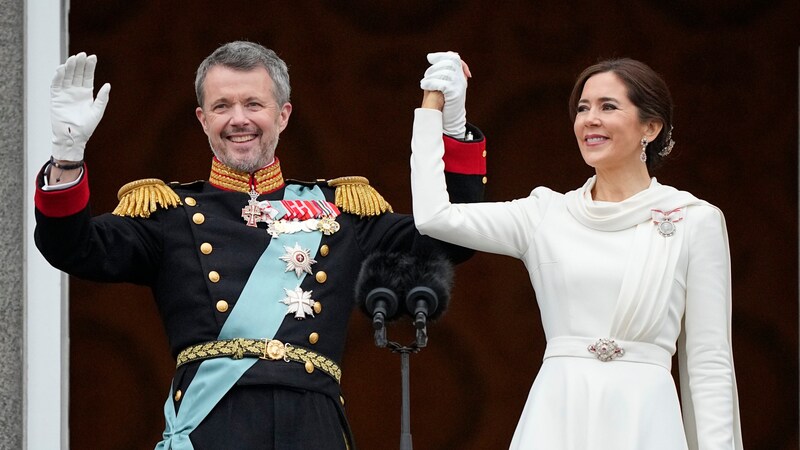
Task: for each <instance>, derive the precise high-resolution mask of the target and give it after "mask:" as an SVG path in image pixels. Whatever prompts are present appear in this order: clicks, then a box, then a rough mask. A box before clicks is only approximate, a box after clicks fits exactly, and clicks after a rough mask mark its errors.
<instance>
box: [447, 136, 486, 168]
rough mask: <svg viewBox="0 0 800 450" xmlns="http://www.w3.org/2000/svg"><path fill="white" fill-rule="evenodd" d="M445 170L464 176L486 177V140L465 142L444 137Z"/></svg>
mask: <svg viewBox="0 0 800 450" xmlns="http://www.w3.org/2000/svg"><path fill="white" fill-rule="evenodd" d="M443 139H444V157H443V158H442V159H443V160H444V170H445V171H446V172H451V173H460V174H462V175H486V139H481V140H480V141H471V142H464V141H459V140H458V139H454V138H452V137H450V136H444V137H443Z"/></svg>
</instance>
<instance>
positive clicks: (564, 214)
mask: <svg viewBox="0 0 800 450" xmlns="http://www.w3.org/2000/svg"><path fill="white" fill-rule="evenodd" d="M441 136H442V128H441V113H440V112H439V111H436V110H431V109H418V110H417V111H416V112H415V121H414V135H413V139H412V150H413V155H412V158H411V168H412V193H413V199H414V219H415V222H416V224H417V228H418V229H419V230H420V232H422V233H423V234H427V235H430V236H432V237H435V238H438V239H441V240H444V241H448V242H452V243H455V244H458V245H462V246H465V247H470V248H474V249H476V250H480V251H485V252H491V253H497V254H502V255H508V256H512V257H515V258H518V259H520V260H522V262H523V263H524V264H525V266H526V268H527V269H528V272H529V274H530V278H531V283H532V284H533V287H534V290H535V292H536V299H537V301H538V304H539V309H540V311H541V317H542V324H543V327H544V332H545V337H546V338H547V343H548V344H547V350H546V351H545V357H544V362H543V363H542V366H541V369H540V371H539V373H538V375H537V376H536V379H535V380H534V383H533V386H532V388H531V390H530V394H529V396H528V400H527V403H526V404H525V408H524V410H523V411H522V415H521V417H520V420H519V423H518V424H517V428H516V431H515V433H514V436H513V439H512V441H511V446H510V448H511V449H515V450H516V449H525V450H643V449H647V450H661V449H663V450H683V449H687V448H688V449H702V450H711V449H726V450H732V449H741V448H742V443H741V433H740V431H739V417H738V399H737V396H736V381H735V376H734V371H733V356H732V352H731V346H730V262H729V253H728V242H727V232H726V230H725V223H724V219H723V217H722V214H721V213H720V212H719V210H718V209H716V208H715V207H713V206H711V205H709V204H708V203H706V202H703V201H700V200H698V199H696V198H695V197H693V196H691V195H690V194H688V193H685V192H680V191H677V190H675V189H674V188H670V187H668V186H663V185H661V184H659V183H658V182H657V181H656V180H655V179H653V180H652V182H651V186H650V188H649V189H647V190H645V191H643V192H641V193H639V194H637V195H635V196H633V197H631V198H630V199H627V200H625V201H623V202H619V203H602V202H594V201H592V199H591V196H590V195H589V192H590V191H591V186H592V185H593V183H594V178H591V179H589V180H588V181H587V183H586V184H585V185H584V186H583V187H582V188H581V189H578V190H575V191H572V192H570V193H567V194H559V193H556V192H553V191H551V190H549V189H547V188H543V187H539V188H536V189H534V190H533V192H531V194H530V196H529V197H527V198H523V199H518V200H514V201H509V202H500V203H479V204H455V205H454V204H450V203H449V199H448V195H447V191H446V185H445V181H444V175H443V168H444V165H443V162H442V154H443V152H444V149H443V144H442V138H441ZM653 209H656V210H660V211H662V212H663V214H658V213H656V214H655V216H654V215H653V212H652V211H651V210H653ZM674 209H679V210H678V211H675V212H673V213H672V214H669V213H670V212H671V211H673V210H674ZM654 217H655V219H656V220H654ZM663 222H670V223H668V224H666V225H664V224H663ZM659 228H661V231H662V232H664V234H667V235H668V234H669V232H670V231H674V233H673V234H671V235H668V236H665V235H662V233H660V232H659ZM682 325H683V326H682ZM600 338H609V339H613V340H614V341H615V343H616V344H617V345H618V346H620V347H621V348H622V349H623V351H624V354H621V355H620V354H615V355H613V357H612V358H611V360H610V361H601V360H600V359H599V358H598V356H597V353H598V352H597V351H595V352H594V353H593V352H591V351H590V350H589V348H588V347H589V346H590V345H592V344H595V343H596V341H598V339H600ZM679 338H680V340H679ZM678 342H681V343H682V344H681V345H680V347H681V348H680V349H678V347H679V345H678ZM595 350H597V348H596V349H595ZM676 350H678V353H679V354H680V356H681V360H682V364H681V371H682V374H681V375H682V377H681V378H682V380H683V378H684V375H685V376H686V379H687V380H688V381H682V382H681V385H682V389H683V391H682V396H683V398H684V403H683V410H684V411H683V417H682V414H681V405H680V403H679V400H678V394H677V390H676V388H675V383H674V381H673V379H672V376H671V373H670V371H669V368H670V363H671V356H672V355H673V354H674V353H675V352H676ZM683 361H686V363H685V364H684V363H683ZM684 384H685V385H686V386H684ZM684 424H685V425H684Z"/></svg>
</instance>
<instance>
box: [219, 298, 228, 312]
mask: <svg viewBox="0 0 800 450" xmlns="http://www.w3.org/2000/svg"><path fill="white" fill-rule="evenodd" d="M227 310H228V302H226V301H225V300H220V301H218V302H217V311H219V312H221V313H224V312H225V311H227Z"/></svg>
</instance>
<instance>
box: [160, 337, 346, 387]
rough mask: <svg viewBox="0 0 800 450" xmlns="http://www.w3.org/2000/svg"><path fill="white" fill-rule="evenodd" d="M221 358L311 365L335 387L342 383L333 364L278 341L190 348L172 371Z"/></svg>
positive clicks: (230, 342)
mask: <svg viewBox="0 0 800 450" xmlns="http://www.w3.org/2000/svg"><path fill="white" fill-rule="evenodd" d="M223 356H229V357H231V358H232V359H242V358H244V357H246V356H248V357H254V358H259V359H264V360H268V361H280V360H283V361H286V362H289V361H295V362H299V363H302V364H308V363H311V365H313V366H314V367H315V368H317V369H319V370H321V371H322V372H325V373H326V374H328V375H329V376H330V377H332V378H333V379H334V380H336V382H337V383H340V382H341V379H342V370H341V369H340V368H339V366H338V365H337V364H336V363H335V362H334V361H333V360H331V359H328V358H326V357H325V356H322V355H320V354H319V353H317V352H315V351H313V350H309V349H307V348H304V347H300V346H297V345H293V344H288V343H283V342H281V341H279V340H277V339H245V338H234V339H226V340H221V341H211V342H205V343H203V344H197V345H192V346H191V347H187V348H185V349H184V350H183V351H181V352H180V353H179V354H178V359H177V365H176V366H175V368H178V367H180V366H182V365H184V364H186V363H189V362H192V361H198V360H203V359H209V358H219V357H223Z"/></svg>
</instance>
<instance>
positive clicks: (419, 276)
mask: <svg viewBox="0 0 800 450" xmlns="http://www.w3.org/2000/svg"><path fill="white" fill-rule="evenodd" d="M409 258H410V259H411V263H410V267H411V270H410V272H409V284H408V286H409V289H408V293H407V294H406V297H405V306H406V309H407V311H408V313H409V314H411V315H412V318H413V320H414V327H415V328H416V329H417V346H418V347H425V346H426V345H427V344H428V332H427V324H428V321H434V320H436V319H438V318H439V317H441V316H442V314H443V313H444V311H445V310H446V309H447V306H448V304H449V303H450V291H451V289H452V287H453V264H452V263H451V262H450V261H449V260H447V259H446V258H445V257H444V256H442V255H440V254H436V253H430V254H429V255H428V256H427V258H425V257H422V256H416V257H409Z"/></svg>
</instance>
